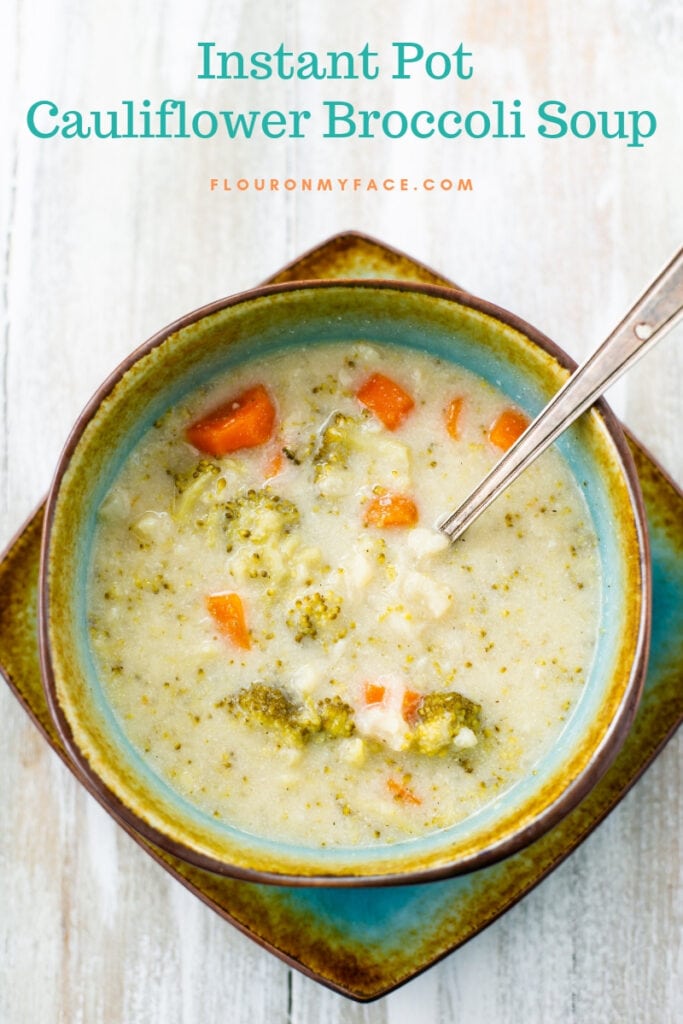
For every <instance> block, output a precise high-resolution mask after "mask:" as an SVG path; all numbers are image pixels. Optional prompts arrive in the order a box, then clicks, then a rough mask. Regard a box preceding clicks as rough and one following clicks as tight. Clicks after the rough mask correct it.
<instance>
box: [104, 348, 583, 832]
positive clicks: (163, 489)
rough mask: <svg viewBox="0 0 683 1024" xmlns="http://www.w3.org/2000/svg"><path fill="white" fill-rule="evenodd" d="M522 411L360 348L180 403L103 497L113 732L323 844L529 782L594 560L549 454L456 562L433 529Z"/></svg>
mask: <svg viewBox="0 0 683 1024" xmlns="http://www.w3.org/2000/svg"><path fill="white" fill-rule="evenodd" d="M525 422H526V421H525V418H524V416H523V415H522V414H521V412H520V411H519V410H517V409H515V408H514V407H512V406H511V405H510V402H509V400H507V399H506V398H505V396H504V395H503V394H502V393H500V392H499V391H497V390H495V389H494V388H493V387H491V386H490V385H489V384H487V383H485V382H484V381H482V380H481V379H479V378H477V377H475V376H474V375H472V374H471V373H468V372H466V371H464V370H463V369H461V368H459V367H457V366H454V365H452V364H450V363H445V362H443V361H440V360H438V359H436V358H434V357H432V356H429V355H427V354H424V353H420V352H417V351H411V350H407V349H404V348H392V347H389V346H383V345H382V346H380V345H374V344H369V343H365V342H349V343H347V344H342V343H339V344H327V345H320V346H316V347H315V348H313V349H309V350H308V351H307V352H305V353H304V354H303V355H302V353H301V352H300V351H299V352H295V351H283V352H280V353H275V354H273V355H269V356H268V357H266V358H262V359H260V360H259V362H258V364H252V365H245V366H243V367H241V368H240V369H238V370H231V371H230V374H229V375H228V376H225V377H224V378H222V379H217V380H214V381H212V382H211V383H210V384H209V385H207V386H206V387H204V388H202V389H200V390H198V391H196V392H194V393H192V394H190V395H188V396H187V397H186V398H185V399H184V400H182V401H181V402H180V403H179V404H178V405H177V406H176V407H174V408H173V409H171V410H170V411H169V412H168V413H167V414H166V415H165V416H163V417H162V419H161V420H159V421H158V422H157V423H156V424H155V425H154V427H153V428H151V429H150V430H149V431H148V433H147V435H146V436H145V437H144V438H143V439H142V440H141V442H140V443H139V444H138V446H137V447H136V448H135V449H134V451H133V452H132V454H131V455H130V456H129V458H128V460H127V462H126V464H125V465H124V467H123V469H122V471H121V473H120V474H119V476H118V478H117V480H116V481H115V484H114V485H113V487H112V488H111V490H110V492H109V494H108V495H107V497H106V499H105V500H104V502H103V504H102V506H101V509H100V512H99V523H98V527H97V531H96V536H95V541H94V547H93V554H92V561H91V566H90V580H89V616H90V617H89V627H90V641H91V646H92V651H93V655H94V658H95V661H96V664H97V666H98V670H99V675H100V679H101V682H102V686H103V688H104V690H105V692H106V695H107V699H108V700H109V702H110V703H111V705H112V707H113V708H114V711H115V713H116V715H117V717H118V720H119V722H120V724H121V727H122V729H123V730H124V732H125V733H126V735H127V736H128V737H129V739H130V741H131V742H132V743H133V745H134V746H135V747H136V748H137V749H138V750H139V751H140V752H141V754H142V755H143V756H144V757H145V758H146V760H147V761H148V763H149V764H150V765H151V766H152V767H153V769H154V770H155V771H156V772H157V773H158V774H159V775H160V776H161V777H162V778H163V779H165V780H166V781H167V782H168V783H169V784H170V785H171V786H172V787H173V788H174V789H175V790H177V791H178V792H179V793H180V794H182V796H183V797H184V798H186V799H187V800H188V801H190V802H191V803H192V804H194V805H195V806H196V807H198V808H200V809H201V810H202V811H204V812H205V813H206V814H208V815H212V816H215V817H216V818H218V819H220V820H222V821H224V822H226V823H229V824H231V825H234V826H236V827H239V828H241V829H244V830H247V831H250V832H253V833H256V834H260V835H265V836H269V837H274V838H278V839H284V840H286V841H291V842H294V843H299V844H303V845H313V846H336V845H354V844H360V843H362V844H367V843H375V842H381V843H385V842H394V841H397V840H400V839H404V838H406V837H409V836H414V835H419V834H422V833H424V832H426V831H430V830H433V829H439V828H443V827H446V826H448V825H451V824H453V823H455V822H457V821H460V820H461V819H463V818H464V817H466V816H467V815H471V814H473V813H475V812H476V811H477V810H478V809H480V808H482V807H483V806H484V805H486V804H487V803H489V802H490V801H492V800H494V799H495V798H496V797H497V796H498V795H499V794H500V793H501V792H502V791H503V790H505V789H507V788H508V787H510V786H511V785H513V784H514V783H515V782H517V781H518V780H519V779H521V778H522V777H524V776H525V775H528V774H529V773H531V772H533V770H534V765H535V764H536V763H537V762H538V760H539V759H540V758H541V757H542V756H543V754H544V753H545V752H546V751H547V749H548V748H549V746H551V745H552V743H553V742H554V741H555V740H556V738H557V736H558V734H559V732H560V731H561V729H562V727H563V723H564V722H565V721H566V719H567V717H568V716H569V714H570V713H571V710H572V707H573V706H574V704H575V703H576V701H577V699H578V697H579V695H580V694H581V690H582V686H583V683H584V680H585V679H586V677H587V675H588V672H589V668H590V664H591V659H592V657H593V653H594V649H595V644H596V637H597V629H598V624H599V623H598V619H599V602H600V578H599V567H598V559H597V542H596V537H595V534H594V531H593V528H592V525H591V523H590V518H589V514H588V511H587V508H586V505H585V502H584V499H583V496H582V494H581V493H580V491H579V489H578V487H577V486H576V484H575V482H574V481H573V478H572V477H571V475H570V473H569V470H568V469H567V467H566V465H565V464H564V462H563V460H562V458H561V457H560V455H559V454H558V453H557V452H556V451H549V452H547V453H546V454H545V455H544V456H543V457H542V458H541V459H540V460H539V461H538V462H537V463H536V464H535V465H534V466H532V467H531V468H530V469H529V470H527V471H526V473H525V474H523V476H522V477H521V478H520V479H519V480H518V481H517V482H516V484H515V485H514V486H513V487H512V488H510V489H509V490H508V492H507V493H506V494H505V495H503V496H502V497H501V498H500V499H499V500H498V501H497V502H496V503H495V504H494V505H493V506H492V507H491V508H490V509H489V510H488V511H487V512H486V513H485V514H484V515H483V516H482V517H481V518H480V519H479V521H478V522H477V523H475V524H474V526H472V527H471V528H470V530H469V531H468V532H467V534H466V535H465V537H464V538H462V539H461V540H460V541H458V542H457V543H456V544H455V545H450V544H449V543H448V542H447V540H446V538H445V537H444V536H443V535H442V534H440V533H439V532H438V531H437V530H436V529H435V527H434V524H435V522H436V520H437V519H438V517H439V516H440V515H441V514H443V513H445V512H447V511H450V510H451V509H452V508H454V507H455V506H456V505H457V504H458V503H459V502H460V501H461V500H462V499H463V498H464V497H465V496H466V495H467V494H468V493H469V492H470V490H471V489H472V488H473V487H474V486H475V485H476V484H477V483H478V481H479V480H480V479H481V478H482V477H483V476H484V474H485V473H486V472H487V470H488V469H489V468H490V467H491V466H492V465H493V464H494V463H495V462H496V461H497V460H498V459H499V458H500V455H501V453H502V450H504V449H505V448H506V447H509V445H510V444H511V443H512V441H513V440H514V439H515V437H516V436H517V435H518V434H519V432H520V431H521V430H522V429H523V427H524V425H525Z"/></svg>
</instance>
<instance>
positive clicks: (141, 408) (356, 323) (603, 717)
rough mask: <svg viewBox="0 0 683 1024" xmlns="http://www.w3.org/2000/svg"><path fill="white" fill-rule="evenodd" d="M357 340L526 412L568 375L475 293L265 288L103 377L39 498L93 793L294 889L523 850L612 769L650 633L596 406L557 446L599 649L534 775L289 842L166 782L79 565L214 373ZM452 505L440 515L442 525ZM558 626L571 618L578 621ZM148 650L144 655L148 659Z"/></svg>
mask: <svg viewBox="0 0 683 1024" xmlns="http://www.w3.org/2000/svg"><path fill="white" fill-rule="evenodd" d="M356 339H363V340H364V341H368V342H370V343H372V344H374V345H377V346H382V345H384V344H391V345H393V346H399V347H404V348H406V349H411V350H412V349H418V350H420V351H423V352H425V351H426V352H428V353H431V354H432V355H435V356H437V357H439V358H440V359H441V360H443V361H445V362H449V363H455V364H457V365H459V366H461V367H463V368H464V369H465V370H469V371H472V372H474V373H476V374H477V375H478V376H479V377H481V378H483V379H484V380H486V381H489V382H490V383H492V384H494V385H495V386H496V387H498V388H500V389H501V390H502V391H503V392H504V393H505V394H506V395H507V396H508V397H509V399H510V400H511V401H513V402H515V403H516V404H517V405H518V406H520V407H521V408H522V409H523V410H524V411H525V412H526V413H527V414H528V415H530V416H532V415H535V414H536V413H537V412H538V411H539V410H540V409H541V408H542V406H543V405H544V404H545V403H546V402H547V401H548V399H549V398H550V396H551V395H552V394H553V393H554V392H555V391H556V390H557V389H558V388H559V386H560V385H561V384H562V383H563V381H564V380H565V379H566V377H567V375H568V373H569V372H570V371H571V369H572V368H573V364H572V363H571V360H570V359H569V358H568V357H567V356H566V355H565V354H564V353H562V352H561V351H560V350H559V349H558V348H557V347H556V346H555V345H553V344H552V342H550V341H549V340H548V339H547V338H545V337H543V336H542V335H541V334H539V332H537V331H536V330H534V329H533V328H532V327H530V326H529V325H527V324H525V323H523V322H522V321H521V320H519V319H518V318H516V317H515V316H513V315H511V314H509V313H507V312H505V311H504V310H501V309H499V308H497V307H495V306H493V305H491V304H489V303H487V302H485V301H483V300H479V299H476V298H474V297H471V296H468V295H465V294H463V293H462V292H459V291H456V290H451V289H448V288H443V287H439V286H434V285H419V284H413V283H405V282H390V281H372V280H356V281H351V280H349V281H337V282H327V281H324V282H321V281H315V282H303V283H295V284H282V285H269V286H264V287H262V288H259V289H256V290H253V291H250V292H246V293H243V294H241V295H237V296H233V297H229V298H227V299H223V300H220V301H218V302H215V303H213V304H211V305H208V306H205V307H203V308H202V309H199V310H196V311H195V312H193V313H191V314H189V315H188V316H186V317H184V318H182V319H180V320H178V321H177V322H175V323H173V324H171V325H170V326H169V327H167V328H164V329H163V330H161V331H160V332H159V333H157V334H156V335H154V336H153V337H152V338H150V339H149V340H148V341H147V342H146V343H145V344H144V345H142V346H141V347H140V348H139V349H137V350H136V351H135V352H134V353H133V354H132V355H131V356H130V357H129V358H128V359H127V360H125V362H124V363H123V364H122V365H121V366H120V367H118V368H117V369H116V370H115V371H114V373H113V374H112V375H111V376H110V377H109V378H108V379H107V380H106V381H105V382H104V383H103V385H102V386H101V387H100V388H99V390H98V391H97V392H96V394H95V395H94V396H93V398H92V400H91V401H90V402H89V404H88V405H87V407H86V408H85V410H84V411H83V413H82V415H81V416H80V418H79V419H78V421H77V423H76V425H75V427H74V429H73V431H72V433H71V435H70V437H69V439H68V441H67V443H66V446H65V449H64V451H63V453H62V456H61V458H60V461H59V465H58V467H57V471H56V474H55V478H54V481H53V484H52V488H51V491H50V494H49V497H48V503H47V509H46V517H45V527H44V537H43V549H42V562H41V581H40V599H39V632H40V647H41V662H42V671H43V678H44V685H45V690H46V695H47V700H48V704H49V707H50V711H51V714H52V716H53V718H54V721H55V723H56V726H57V728H58V730H59V733H60V735H61V738H62V740H63V742H64V745H65V747H66V749H67V751H68V754H69V756H70V757H71V758H72V759H73V761H74V762H75V765H76V767H77V768H78V770H79V771H80V773H81V775H82V776H83V777H84V778H85V780H86V781H87V783H88V785H89V787H90V789H91V790H92V791H94V793H95V794H96V795H97V796H98V798H99V799H100V800H101V801H102V802H103V803H104V804H105V805H106V806H107V808H108V809H109V810H110V811H111V813H112V814H113V815H114V816H115V817H116V818H117V819H118V820H119V821H121V822H122V823H123V824H125V825H126V826H127V827H129V828H133V829H135V830H136V831H137V832H138V833H139V834H141V835H142V836H143V837H144V838H146V839H147V840H149V841H151V842H152V843H154V844H156V845H157V846H158V847H160V848H162V849H164V850H166V851H168V852H170V853H171V854H173V855H175V856H177V857H179V858H181V859H183V860H185V861H187V862H189V863H192V864H195V865H197V866H199V867H202V868H205V869H208V870H210V871H213V872H216V873H219V874H226V875H231V876H235V877H240V878H245V879H248V880H252V881H260V882H270V883H281V884H288V885H293V884H294V885H296V884H300V885H340V886H342V885H382V884H385V885H388V884H400V883H403V882H410V883H415V882H422V881H427V880H429V879H432V878H440V877H446V876H449V875H454V874H458V873H463V872H467V871H471V870H474V869H477V868H480V867H483V866H484V865H486V864H489V863H492V862H493V861H495V860H499V859H501V858H503V857H505V856H508V855H509V854H511V853H513V852H515V851H517V850H519V849H520V848H522V847H524V846H526V845H528V844H530V843H531V842H533V840H535V839H536V838H538V837H539V836H540V835H542V834H543V833H544V832H545V831H547V830H548V829H550V828H551V827H552V826H553V825H554V824H555V823H557V822H558V821H559V820H560V819H561V818H562V817H563V816H564V815H566V814H567V813H568V812H569V811H570V810H572V809H573V808H574V807H575V806H576V805H577V804H578V803H579V801H580V800H581V799H582V798H583V797H584V796H585V795H586V793H587V792H588V791H589V790H590V789H591V788H592V787H593V786H594V785H595V783H596V782H597V781H598V780H599V778H600V777H601V776H602V775H603V774H604V772H605V771H606V769H607V768H608V766H609V764H610V763H611V762H612V760H613V758H614V757H615V755H616V753H617V751H618V749H619V747H620V745H621V743H622V741H623V740H624V738H625V736H626V734H627V732H628V729H629V727H630V725H631V723H632V720H633V717H634V714H635V711H636V707H637V704H638V700H639V697H640V693H641V690H642V686H643V682H644V677H645V671H646V664H647V655H648V644H649V627H650V578H649V560H648V545H647V531H646V527H645V520H644V511H643V506H642V500H641V497H640V493H639V487H638V482H637V477H636V473H635V469H634V466H633V464H632V461H631V457H630V454H629V451H628V447H627V445H626V442H625V440H624V437H623V434H622V432H621V429H620V427H619V425H618V423H617V421H616V420H615V418H614V416H613V415H612V414H611V412H610V411H609V409H608V407H607V406H606V405H605V404H604V403H603V402H600V403H598V405H597V406H596V407H595V408H594V409H593V410H591V411H590V412H589V413H587V414H585V415H584V416H583V417H582V418H581V419H580V420H579V421H578V422H577V423H576V424H575V425H574V426H573V427H572V428H571V429H570V430H569V431H567V432H566V433H565V435H564V436H563V437H562V438H561V440H560V442H559V447H560V449H561V452H562V455H563V457H564V459H565V461H566V464H567V465H568V466H569V469H570V472H571V474H572V475H573V477H574V478H575V480H576V482H577V484H578V486H579V488H580V489H581V491H582V492H583V494H584V495H585V498H586V502H587V506H588V510H589V514H590V518H591V520H592V524H593V527H594V529H595V533H596V535H597V553H598V561H599V566H600V574H601V578H602V587H601V592H600V599H599V609H598V612H597V615H598V618H599V622H598V623H596V626H597V635H598V640H597V645H596V650H595V655H594V657H593V660H592V664H591V667H590V670H589V672H588V674H587V678H586V679H585V682H584V683H583V685H582V687H581V692H580V695H579V697H578V699H577V700H576V703H575V705H574V707H573V708H572V711H571V714H570V715H569V716H568V720H567V721H566V722H565V723H564V725H563V727H562V729H561V731H560V733H559V735H558V737H557V738H556V740H555V741H554V743H553V744H552V746H551V747H550V748H549V749H548V750H546V752H545V754H544V755H543V756H542V757H541V758H540V760H539V761H538V763H537V764H535V765H534V767H533V770H532V771H529V772H527V773H525V774H524V775H523V777H521V778H519V779H518V780H517V781H516V782H515V783H514V784H512V785H510V786H509V787H508V788H506V789H505V790H504V791H503V792H500V793H498V794H496V795H495V797H494V798H492V799H491V800H490V801H489V802H488V803H486V804H484V806H482V807H481V809H480V810H478V811H477V812H476V813H474V814H471V815H469V816H467V817H465V818H464V820H461V821H458V822H457V823H456V824H454V825H452V826H450V827H447V828H440V829H437V830H435V831H430V832H427V833H425V834H424V835H420V836H413V837H410V838H406V839H405V840H399V841H393V842H386V843H385V842H377V843H372V844H364V845H360V846H355V845H353V846H339V845H334V844H326V843H324V842H315V843H311V844H310V845H308V844H304V843H299V842H297V843H290V842H286V841H283V840H282V839H278V838H277V837H274V836H269V835H268V834H259V835H255V834H251V833H250V832H247V831H245V830H241V829H240V828H237V827H236V826H235V825H233V824H231V823H230V822H229V821H224V820H222V819H221V820H219V819H217V818H216V817H215V816H212V815H211V814H210V813H208V812H207V811H205V810H203V809H202V808H201V807H199V806H196V805H194V804H193V803H192V802H191V801H190V800H189V799H188V798H187V797H185V796H183V795H181V794H180V793H179V792H178V791H176V790H175V789H174V788H173V787H172V786H171V785H170V784H169V782H168V781H167V780H165V779H163V778H162V777H161V776H160V775H159V774H158V773H157V772H156V771H155V769H154V766H153V764H152V763H151V762H150V761H148V760H147V759H145V757H144V755H143V754H141V753H140V751H139V750H138V749H136V748H135V747H134V746H133V744H132V743H131V742H130V740H129V739H128V738H127V735H126V733H125V731H124V730H123V728H122V725H121V722H120V719H119V717H118V716H117V714H116V713H115V711H114V710H113V708H112V706H111V704H110V702H109V700H108V699H107V695H106V692H105V689H104V688H103V686H102V681H101V679H100V678H99V675H98V670H97V667H96V662H95V660H94V658H93V654H92V650H91V648H90V643H89V629H88V617H89V606H88V601H89V598H88V573H89V566H90V564H91V560H92V552H93V543H94V537H95V531H96V525H97V520H98V510H99V509H100V507H101V505H102V502H103V500H104V497H105V495H106V494H107V493H108V491H109V488H110V487H111V485H112V483H113V481H114V480H115V479H116V478H117V476H118V474H119V473H120V471H121V468H122V466H123V465H124V463H125V462H126V459H127V457H128V456H129V454H130V452H131V451H132V449H133V448H134V447H135V445H136V444H137V443H138V442H139V440H140V439H141V438H142V436H143V435H144V434H145V432H146V431H148V430H149V428H150V427H151V426H152V425H153V424H154V423H155V422H157V421H158V420H159V419H160V418H161V417H162V416H163V415H164V413H166V411H167V410H169V409H170V408H172V407H173V406H174V405H175V404H176V403H177V402H178V401H179V400H181V399H182V398H183V397H184V396H186V395H187V394H188V393H190V392H192V390H193V389H195V388H197V387H199V386H201V385H203V384H205V383H206V382H207V381H210V380H212V379H213V378H214V377H216V375H218V374H224V375H225V374H230V372H231V371H232V370H233V369H235V368H239V367H241V366H243V365H244V364H245V363H247V362H255V363H256V364H258V361H259V360H262V359H264V358H266V357H267V356H268V355H269V354H271V353H274V352H278V351H281V350H283V349H284V350H287V349H290V350H294V351H296V352H300V353H301V358H302V360H311V359H314V358H315V347H316V345H319V344H321V343H325V342H338V341H352V340H356ZM447 511H449V510H448V509H434V510H433V512H434V520H436V518H437V516H438V514H439V513H444V512H447ZM562 628H563V629H566V630H571V629H572V622H564V623H563V624H562ZM150 656H153V655H150Z"/></svg>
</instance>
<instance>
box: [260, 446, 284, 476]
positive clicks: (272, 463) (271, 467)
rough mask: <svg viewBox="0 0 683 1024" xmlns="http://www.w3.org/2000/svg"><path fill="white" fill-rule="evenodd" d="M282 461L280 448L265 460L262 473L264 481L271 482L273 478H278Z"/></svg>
mask: <svg viewBox="0 0 683 1024" xmlns="http://www.w3.org/2000/svg"><path fill="white" fill-rule="evenodd" d="M283 462H284V459H283V457H282V450H281V449H280V448H278V449H277V451H275V452H273V454H272V455H271V456H270V457H269V458H268V459H267V460H266V465H265V468H264V471H263V476H264V478H265V479H266V480H272V478H273V477H274V476H278V475H279V474H280V473H281V472H282V464H283Z"/></svg>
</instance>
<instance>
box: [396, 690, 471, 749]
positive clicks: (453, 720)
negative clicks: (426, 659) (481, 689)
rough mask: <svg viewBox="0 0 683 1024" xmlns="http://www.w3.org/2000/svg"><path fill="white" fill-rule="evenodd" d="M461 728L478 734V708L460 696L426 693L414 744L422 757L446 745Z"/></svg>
mask: <svg viewBox="0 0 683 1024" xmlns="http://www.w3.org/2000/svg"><path fill="white" fill-rule="evenodd" d="M462 729H469V730H471V732H472V733H473V734H474V735H475V736H477V735H478V734H479V732H480V731H481V705H480V704H477V703H475V702H474V701H472V700H470V699H469V698H468V697H464V696H463V695H462V694H461V693H457V692H456V691H450V692H448V693H428V694H427V695H426V696H425V697H424V698H423V700H422V703H421V704H420V707H419V708H418V710H417V725H416V727H415V732H414V737H413V742H414V744H415V746H416V747H417V749H418V750H419V751H420V752H421V753H423V754H436V753H438V752H439V751H441V750H443V749H444V748H445V747H447V746H449V745H450V744H451V743H452V741H453V740H454V739H455V737H456V736H457V735H458V734H459V733H460V731H461V730H462Z"/></svg>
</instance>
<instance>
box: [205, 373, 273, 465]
mask: <svg viewBox="0 0 683 1024" xmlns="http://www.w3.org/2000/svg"><path fill="white" fill-rule="evenodd" d="M274 423H275V406H274V405H273V402H272V399H271V397H270V395H269V394H268V392H267V391H266V389H265V388H264V386H263V384H256V385H255V386H254V387H253V388H247V390H246V391H243V392H242V393H241V394H239V395H236V396H235V398H232V399H231V400H230V401H229V402H226V403H225V405H222V406H220V408H218V409H215V410H214V412H212V413H210V414H209V415H208V416H204V417H203V418H202V419H201V420H197V422H196V423H193V424H192V425H191V426H190V427H188V429H187V432H186V437H187V440H188V441H189V442H190V444H193V445H194V446H195V448H199V450H200V451H202V452H206V453H207V454H208V455H216V456H221V455H227V453H228V452H235V451H238V450H239V449H240V448H255V447H256V446H257V445H260V444H264V443H265V442H266V441H267V440H268V439H269V438H270V436H271V434H272V432H273V425H274Z"/></svg>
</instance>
